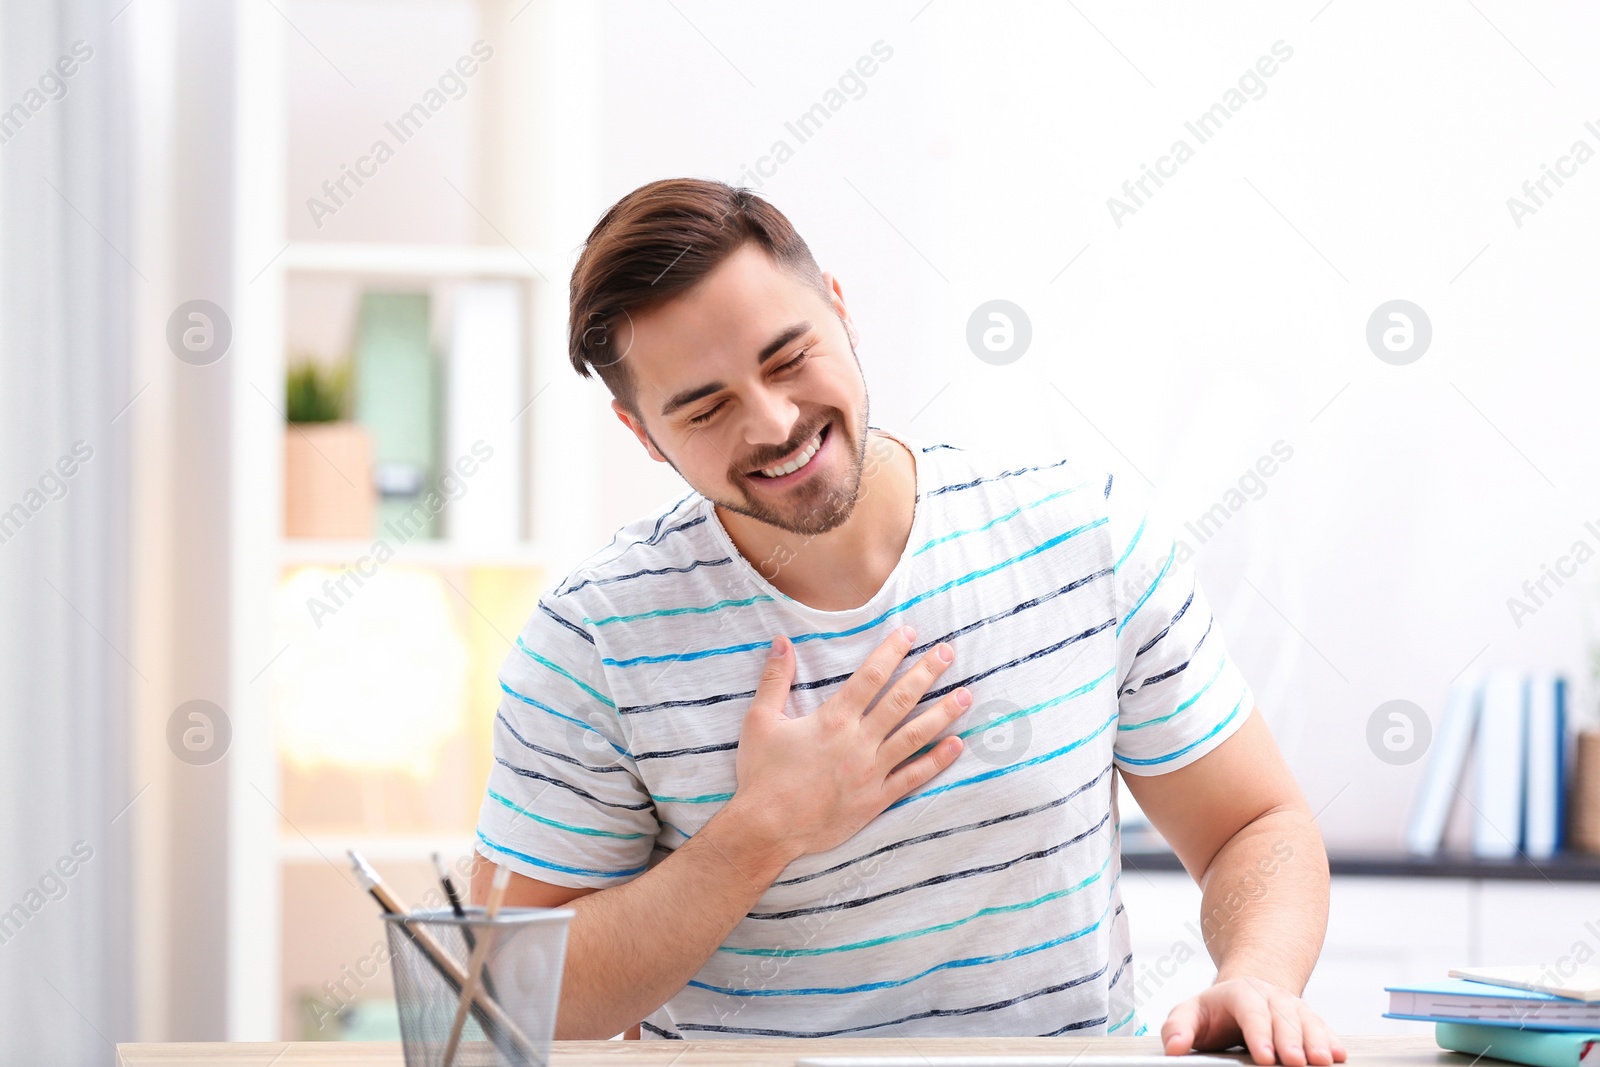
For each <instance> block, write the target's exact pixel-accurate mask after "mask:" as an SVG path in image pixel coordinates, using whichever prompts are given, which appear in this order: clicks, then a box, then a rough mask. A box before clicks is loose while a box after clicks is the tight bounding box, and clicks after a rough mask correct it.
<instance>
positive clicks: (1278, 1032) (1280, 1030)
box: [1267, 999, 1306, 1067]
mask: <svg viewBox="0 0 1600 1067" xmlns="http://www.w3.org/2000/svg"><path fill="white" fill-rule="evenodd" d="M1267 1003H1268V1006H1269V1009H1270V1011H1271V1013H1272V1044H1273V1046H1274V1047H1275V1048H1276V1049H1277V1052H1278V1060H1279V1062H1281V1063H1282V1064H1283V1065H1284V1067H1306V1050H1305V1034H1304V1030H1303V1029H1302V1027H1301V1025H1300V1011H1299V1009H1298V1007H1297V1005H1296V1004H1293V1003H1291V1004H1287V1005H1285V1004H1283V1003H1281V1002H1279V1003H1274V1002H1273V1001H1272V1000H1271V999H1268V1001H1267ZM1267 1062H1269V1063H1270V1062H1271V1061H1270V1060H1269V1061H1267Z"/></svg>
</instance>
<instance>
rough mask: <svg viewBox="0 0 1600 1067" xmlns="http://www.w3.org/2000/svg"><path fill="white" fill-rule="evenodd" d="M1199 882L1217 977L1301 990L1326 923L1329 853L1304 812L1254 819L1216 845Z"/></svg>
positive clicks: (1202, 917) (1203, 927)
mask: <svg viewBox="0 0 1600 1067" xmlns="http://www.w3.org/2000/svg"><path fill="white" fill-rule="evenodd" d="M1201 888H1202V893H1201V901H1200V925H1201V930H1202V932H1203V933H1204V935H1205V940H1206V948H1207V950H1208V951H1209V952H1210V953H1211V958H1212V960H1214V961H1215V962H1216V965H1217V980H1218V981H1224V980H1226V979H1229V978H1241V977H1251V978H1261V979H1265V980H1266V981H1268V982H1272V983H1273V984H1275V985H1278V986H1281V987H1282V988H1284V989H1287V990H1289V991H1290V992H1292V993H1294V994H1296V995H1299V994H1300V992H1301V991H1302V990H1303V989H1304V988H1305V984H1306V981H1307V980H1308V979H1309V978H1310V977H1311V970H1312V968H1313V967H1314V966H1315V965H1316V962H1317V955H1318V953H1320V952H1321V951H1322V939H1323V936H1324V934H1325V933H1326V932H1327V926H1328V855H1327V852H1326V851H1325V850H1324V848H1323V844H1322V835H1321V834H1320V833H1319V832H1318V831H1317V827H1316V824H1315V823H1314V822H1312V820H1311V817H1310V816H1309V814H1308V813H1307V812H1305V811H1304V810H1301V809H1298V808H1296V809H1287V810H1280V811H1276V812H1273V813H1270V814H1267V815H1264V816H1262V817H1261V818H1259V819H1256V820H1255V821H1253V822H1251V823H1250V824H1249V825H1247V826H1246V827H1245V828H1244V829H1242V830H1240V831H1239V832H1238V833H1237V834H1235V835H1234V836H1233V837H1232V838H1231V839H1230V840H1229V841H1228V843H1227V844H1225V845H1224V846H1223V847H1222V848H1221V849H1220V850H1219V851H1218V852H1217V855H1216V856H1215V857H1214V858H1213V859H1212V861H1211V865H1210V867H1209V868H1208V870H1207V872H1206V874H1205V877H1204V878H1203V880H1202V883H1201Z"/></svg>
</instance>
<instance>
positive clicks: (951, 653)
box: [934, 641, 956, 663]
mask: <svg viewBox="0 0 1600 1067" xmlns="http://www.w3.org/2000/svg"><path fill="white" fill-rule="evenodd" d="M934 651H935V652H937V653H939V658H940V659H942V660H944V661H945V662H946V663H949V662H950V661H951V660H953V659H955V658H956V652H955V649H953V648H951V647H950V646H949V645H947V644H945V643H944V642H943V641H941V642H939V647H938V648H935V649H934Z"/></svg>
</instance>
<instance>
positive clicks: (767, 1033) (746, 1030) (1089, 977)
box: [683, 964, 1106, 1037]
mask: <svg viewBox="0 0 1600 1067" xmlns="http://www.w3.org/2000/svg"><path fill="white" fill-rule="evenodd" d="M1105 973H1106V968H1105V965H1104V964H1101V966H1100V969H1099V970H1098V971H1093V972H1091V973H1089V974H1085V975H1080V976H1079V977H1077V978H1069V979H1067V980H1066V981H1065V982H1059V983H1057V984H1055V985H1050V986H1045V987H1044V988H1043V989H1035V990H1033V991H1032V992H1030V993H1023V994H1020V995H1019V996H1015V997H1010V998H1008V999H1006V1000H996V1001H993V1002H991V1003H989V1004H974V1005H973V1006H972V1007H970V1008H929V1009H928V1010H927V1011H919V1012H917V1013H915V1014H913V1015H905V1016H902V1017H900V1018H898V1019H889V1020H886V1021H884V1022H881V1023H863V1024H862V1025H860V1026H846V1027H842V1028H840V1029H838V1030H814V1031H805V1030H769V1029H764V1028H758V1027H747V1026H711V1025H708V1024H705V1023H684V1024H683V1029H685V1030H699V1031H702V1032H712V1033H722V1034H748V1035H750V1036H752V1037H838V1036H839V1035H841V1034H853V1033H859V1032H861V1031H862V1030H876V1029H877V1028H879V1027H880V1026H899V1025H900V1024H901V1023H910V1022H917V1021H918V1020H921V1019H950V1018H960V1017H961V1016H964V1015H981V1014H982V1013H984V1012H986V1011H999V1010H1000V1009H1001V1008H1009V1007H1011V1006H1013V1005H1015V1004H1021V1003H1023V1002H1024V1001H1029V1000H1033V999H1034V998H1035V997H1043V996H1048V995H1049V994H1051V993H1059V992H1061V991H1062V990H1064V989H1072V988H1075V987H1077V986H1080V985H1082V984H1083V983H1085V982H1092V981H1094V980H1095V979H1096V978H1099V977H1100V976H1101V975H1103V974H1105ZM1098 1021H1099V1022H1102V1023H1103V1022H1105V1021H1106V1020H1105V1018H1104V1017H1102V1018H1101V1019H1099V1020H1098ZM1093 1025H1094V1021H1089V1022H1083V1023H1073V1024H1072V1025H1071V1026H1068V1027H1064V1029H1075V1028H1077V1027H1080V1026H1093ZM1047 1036H1048V1035H1047Z"/></svg>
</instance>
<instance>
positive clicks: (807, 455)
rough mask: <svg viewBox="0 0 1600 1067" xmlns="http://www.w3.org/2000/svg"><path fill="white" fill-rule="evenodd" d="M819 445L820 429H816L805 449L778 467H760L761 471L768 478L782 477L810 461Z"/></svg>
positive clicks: (820, 444) (820, 440) (820, 441)
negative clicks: (815, 433)
mask: <svg viewBox="0 0 1600 1067" xmlns="http://www.w3.org/2000/svg"><path fill="white" fill-rule="evenodd" d="M821 447H822V431H821V430H818V431H817V435H816V436H815V437H813V438H812V439H811V443H810V444H808V445H806V447H805V451H803V452H801V453H800V454H799V455H798V456H796V457H795V458H794V459H792V460H790V461H789V462H788V463H785V464H783V465H782V466H780V467H762V468H761V473H762V474H764V475H766V476H767V477H768V478H782V477H783V476H784V475H785V474H793V473H794V472H795V471H797V470H799V469H800V468H801V467H804V466H805V465H806V464H807V463H810V462H811V457H812V456H814V455H816V454H817V449H819V448H821Z"/></svg>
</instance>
